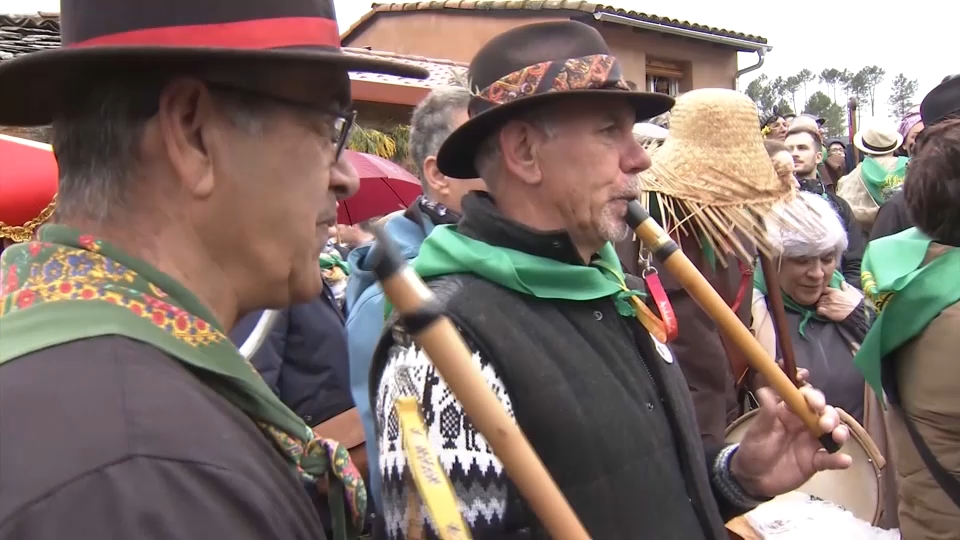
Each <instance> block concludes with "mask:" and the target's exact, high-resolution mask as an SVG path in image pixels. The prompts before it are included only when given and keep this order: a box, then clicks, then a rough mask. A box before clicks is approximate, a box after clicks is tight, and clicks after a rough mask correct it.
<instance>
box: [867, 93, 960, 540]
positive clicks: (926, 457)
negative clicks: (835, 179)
mask: <svg viewBox="0 0 960 540" xmlns="http://www.w3.org/2000/svg"><path fill="white" fill-rule="evenodd" d="M941 86H943V85H941ZM954 86H956V85H954ZM935 94H936V95H937V98H939V99H944V98H947V99H949V100H950V101H952V107H954V110H955V107H956V103H958V102H960V97H958V95H960V94H958V93H957V92H956V91H955V90H951V91H950V92H947V93H946V94H947V95H944V93H943V92H940V88H939V87H938V88H937V89H935V90H934V91H933V92H931V95H935ZM928 97H929V96H928ZM945 106H946V103H944V102H940V103H937V102H936V100H934V99H931V100H929V101H928V99H927V98H925V99H924V102H923V103H922V104H921V110H924V109H926V108H928V107H929V109H935V108H941V109H942V108H943V107H945ZM957 148H960V120H957V119H956V118H949V117H948V118H945V119H941V120H939V121H938V122H936V123H934V122H931V123H929V124H927V125H926V126H925V127H924V130H923V132H922V135H921V136H920V137H918V139H917V143H916V145H915V146H914V149H913V153H912V157H911V161H910V168H909V169H908V171H907V180H906V182H904V188H903V195H904V198H905V201H906V204H907V209H908V212H909V214H910V216H911V218H912V219H913V221H914V224H915V225H916V226H915V227H914V228H910V229H907V230H905V231H903V232H900V233H897V234H894V235H892V236H887V237H884V238H880V239H878V240H874V241H873V242H871V243H870V245H869V246H868V247H867V252H866V255H865V256H864V259H863V286H864V292H865V293H866V295H867V296H868V297H869V298H870V299H871V300H872V301H873V303H874V304H875V305H876V306H877V307H878V308H879V316H878V318H877V320H876V322H875V323H874V325H873V328H872V329H871V330H870V333H869V334H867V337H866V339H865V340H864V341H863V344H862V345H861V347H860V350H859V352H858V353H857V357H856V364H857V366H858V367H859V368H860V369H861V371H862V372H863V374H864V376H865V377H866V380H867V382H868V383H869V384H870V385H871V386H872V387H873V388H874V390H875V391H876V392H878V393H880V392H883V393H884V394H885V396H886V399H887V402H888V403H889V406H888V410H887V421H888V424H889V427H890V437H891V444H892V445H893V452H892V454H893V458H894V461H895V465H896V469H897V473H898V475H899V500H900V505H899V520H900V530H901V532H902V534H903V537H904V538H954V537H956V534H957V531H960V473H958V471H960V446H958V444H957V441H958V440H960V362H958V361H957V360H958V351H960V286H958V280H957V276H960V210H958V209H960V195H958V194H960V190H958V189H957V186H958V184H960V156H958V153H957Z"/></svg>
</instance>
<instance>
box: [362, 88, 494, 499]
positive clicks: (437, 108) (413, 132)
mask: <svg viewBox="0 0 960 540" xmlns="http://www.w3.org/2000/svg"><path fill="white" fill-rule="evenodd" d="M470 97H471V96H470V92H469V91H467V90H466V89H464V88H444V89H439V90H435V91H433V92H431V93H430V95H428V96H427V97H426V98H425V99H424V100H423V101H422V102H420V104H419V105H417V108H416V109H414V111H413V118H412V119H411V122H410V124H411V129H410V154H411V157H412V159H413V161H414V163H416V165H417V169H418V172H419V176H420V183H421V184H422V185H423V196H422V197H420V198H418V199H417V200H416V201H414V203H413V204H412V205H410V208H408V209H407V210H406V211H405V212H404V213H403V214H401V215H397V216H395V217H393V218H391V219H390V220H389V221H387V223H386V225H385V226H384V230H385V231H386V233H387V234H388V235H390V237H391V238H392V239H393V240H394V242H396V243H397V244H398V245H399V246H400V249H401V252H402V253H403V256H404V257H405V258H406V259H407V260H410V259H413V258H414V257H416V256H417V253H418V252H419V251H420V244H422V243H423V239H424V238H426V237H427V235H428V234H430V231H432V230H433V228H434V227H435V226H437V225H445V224H453V223H456V222H457V221H458V220H459V219H460V199H461V198H462V197H463V196H464V195H465V194H466V193H467V192H469V191H474V190H483V189H485V188H484V184H483V181H482V180H480V179H473V180H456V179H452V178H448V177H446V176H444V175H443V174H441V173H440V171H439V169H437V158H436V154H437V152H438V151H439V150H440V145H441V144H443V141H444V140H446V138H447V136H448V135H450V133H452V132H453V130H455V129H456V128H458V127H459V126H460V125H461V124H463V123H464V122H466V120H467V105H468V103H469V102H470ZM372 247H373V244H368V245H366V246H362V247H359V248H357V249H355V250H353V251H352V252H351V253H350V256H349V258H348V262H349V264H350V281H349V282H348V284H347V314H348V316H347V341H348V346H349V354H350V391H351V393H352V394H353V400H354V402H355V403H356V406H357V411H358V412H359V413H360V416H361V418H362V419H363V429H364V434H365V435H366V439H367V457H368V459H369V460H370V463H372V464H374V465H371V467H370V481H369V485H370V491H371V492H372V493H373V496H374V502H375V504H376V505H377V507H378V508H379V507H380V506H381V505H380V475H379V472H378V471H379V468H378V467H377V466H376V465H375V464H376V463H377V456H378V452H377V444H376V441H377V437H376V426H375V424H374V417H373V413H372V412H371V410H370V394H369V391H368V386H369V381H368V377H369V372H370V361H371V358H372V357H373V350H374V348H375V347H376V345H377V342H378V341H379V339H380V333H381V332H382V331H383V322H384V297H383V290H382V289H381V288H380V286H379V285H378V284H377V283H376V278H375V277H374V275H373V272H372V271H371V268H370V266H369V262H368V261H367V254H368V253H369V252H370V249H371V248H372Z"/></svg>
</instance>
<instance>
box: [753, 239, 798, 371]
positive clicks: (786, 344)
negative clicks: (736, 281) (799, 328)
mask: <svg viewBox="0 0 960 540" xmlns="http://www.w3.org/2000/svg"><path fill="white" fill-rule="evenodd" d="M760 268H761V269H762V270H763V281H764V283H766V284H767V300H769V302H770V312H771V313H772V314H773V324H774V328H775V329H776V334H777V344H778V345H779V346H780V355H781V356H783V372H784V373H786V374H787V377H789V378H790V380H791V381H793V384H795V385H796V386H800V383H799V381H797V357H796V356H795V355H794V354H793V339H792V338H791V337H790V330H789V329H788V327H787V312H786V310H785V309H784V307H783V295H782V293H781V292H780V281H779V280H778V279H777V274H778V272H777V268H776V267H775V266H774V265H773V260H772V259H770V258H769V257H767V256H766V255H761V256H760Z"/></svg>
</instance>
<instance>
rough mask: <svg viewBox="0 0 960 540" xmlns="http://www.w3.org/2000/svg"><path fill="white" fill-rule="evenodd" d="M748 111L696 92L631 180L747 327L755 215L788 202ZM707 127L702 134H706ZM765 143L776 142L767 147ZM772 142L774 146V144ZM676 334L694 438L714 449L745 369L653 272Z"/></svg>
mask: <svg viewBox="0 0 960 540" xmlns="http://www.w3.org/2000/svg"><path fill="white" fill-rule="evenodd" d="M755 110H756V109H755V106H754V105H753V103H752V102H751V101H750V100H749V99H748V98H746V97H745V96H743V95H742V94H739V93H737V92H734V91H727V90H720V89H702V90H694V91H692V92H688V93H686V94H684V95H683V96H681V97H680V98H679V99H678V100H677V104H676V106H675V107H674V108H673V110H672V112H671V130H670V135H669V137H667V139H666V141H665V142H664V143H663V145H662V146H660V147H659V148H655V149H653V150H652V151H651V158H652V161H653V164H652V166H651V167H650V169H649V170H647V171H645V172H643V173H641V180H642V182H643V188H644V191H645V195H644V196H645V197H647V198H648V199H649V207H650V209H651V214H652V215H654V216H656V217H658V219H659V221H660V222H661V223H662V224H663V225H664V228H666V229H667V230H670V231H673V234H674V235H675V238H676V239H678V240H679V243H680V246H681V247H682V248H683V250H684V252H685V253H686V254H687V256H688V257H689V258H690V260H692V261H693V262H694V263H695V264H696V265H697V266H698V267H699V269H700V271H701V272H702V273H703V274H704V275H705V276H706V277H707V278H708V279H709V280H710V281H711V284H712V285H713V286H714V288H716V289H717V291H719V292H720V293H721V295H722V296H724V299H725V300H726V301H727V303H728V304H730V305H731V306H732V307H733V308H734V309H735V311H737V314H738V315H739V316H740V319H741V320H742V321H743V322H744V323H745V324H749V322H750V299H751V294H752V291H753V285H752V283H753V281H752V269H753V258H754V255H755V248H754V244H755V243H756V242H758V241H762V238H761V237H757V235H756V234H755V231H756V230H758V229H755V228H754V226H755V225H756V220H757V216H758V215H761V214H762V213H763V212H765V211H766V210H767V209H769V208H770V207H771V206H772V205H773V204H774V203H776V202H778V201H780V200H783V199H784V198H786V197H789V196H790V195H791V194H792V192H793V190H794V189H795V186H796V183H795V181H792V182H783V181H782V180H781V179H779V178H778V177H777V174H776V172H775V171H774V169H773V168H772V167H771V164H770V159H769V158H768V155H767V152H766V151H765V149H764V145H763V143H762V140H761V138H760V133H759V131H758V130H757V120H756V113H755ZM708 125H709V126H711V127H710V129H706V126H708ZM770 140H771V142H774V141H776V139H770ZM778 144H779V143H778ZM660 274H661V279H662V280H663V285H664V287H665V288H666V290H667V293H668V294H669V295H670V299H671V301H672V303H673V307H674V310H675V311H676V314H677V318H678V323H679V327H680V329H681V330H680V332H679V336H678V338H677V339H676V340H675V341H674V342H672V343H671V345H672V346H673V351H674V353H675V354H676V355H677V358H678V360H679V364H680V367H681V369H682V370H683V373H684V376H685V377H686V379H687V382H688V383H689V386H690V391H691V394H692V396H693V400H694V406H695V410H696V413H697V420H698V424H699V426H700V433H701V436H702V437H703V439H704V440H705V441H707V442H721V441H723V440H724V433H725V430H726V427H727V425H728V424H729V423H730V422H731V421H733V420H734V419H736V417H737V416H739V414H740V412H741V411H740V408H741V407H740V400H739V399H738V394H739V393H740V392H739V391H742V390H745V383H746V377H745V375H746V371H747V365H746V361H745V360H744V359H743V357H742V356H741V353H740V351H739V350H738V349H737V348H736V347H732V346H729V344H728V343H727V342H726V341H725V340H724V339H723V337H722V336H721V335H720V333H719V331H718V330H717V327H716V326H715V324H714V323H713V321H712V320H711V319H710V318H709V317H708V316H707V315H706V314H705V313H704V312H703V310H701V309H700V307H699V306H698V305H697V304H696V303H695V302H694V301H693V299H692V298H690V296H689V295H688V294H687V293H686V291H684V290H683V288H682V287H681V286H680V284H679V283H678V282H676V281H675V280H674V279H673V278H672V276H670V275H667V272H660Z"/></svg>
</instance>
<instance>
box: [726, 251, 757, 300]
mask: <svg viewBox="0 0 960 540" xmlns="http://www.w3.org/2000/svg"><path fill="white" fill-rule="evenodd" d="M737 265H738V266H739V267H740V286H739V287H737V296H736V298H734V299H733V303H732V304H730V309H732V310H733V311H734V313H736V312H737V311H740V304H742V303H743V297H744V296H746V295H747V289H749V288H750V287H751V286H752V285H753V266H747V265H746V264H744V263H743V261H741V260H740V259H737Z"/></svg>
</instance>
